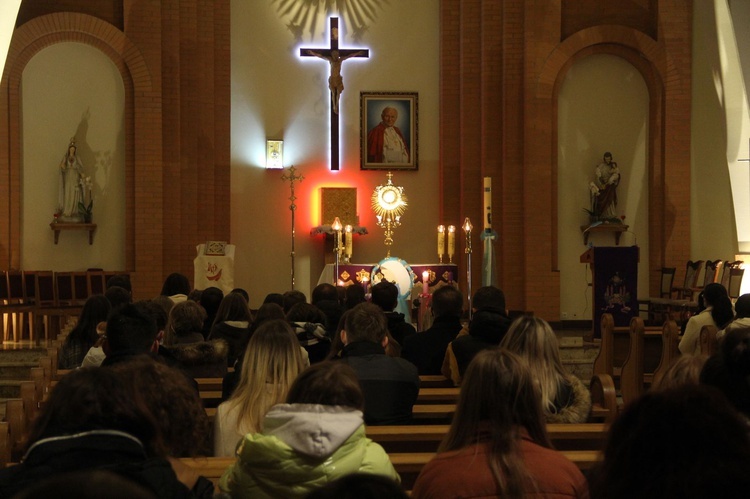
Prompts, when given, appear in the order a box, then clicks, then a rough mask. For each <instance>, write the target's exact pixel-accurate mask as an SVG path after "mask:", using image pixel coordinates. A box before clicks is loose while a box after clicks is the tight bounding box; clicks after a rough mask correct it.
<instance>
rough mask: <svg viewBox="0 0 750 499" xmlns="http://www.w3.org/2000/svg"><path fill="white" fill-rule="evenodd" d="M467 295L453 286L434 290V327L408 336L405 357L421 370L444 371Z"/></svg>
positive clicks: (423, 372)
mask: <svg viewBox="0 0 750 499" xmlns="http://www.w3.org/2000/svg"><path fill="white" fill-rule="evenodd" d="M463 304H464V297H463V295H462V294H461V291H459V290H458V289H456V288H454V287H453V286H445V287H443V288H440V289H438V290H437V291H435V292H434V293H433V294H432V315H433V317H434V321H433V323H432V327H431V328H429V329H427V330H425V331H423V332H421V333H417V334H412V335H410V336H407V337H406V338H405V339H404V345H403V348H402V350H401V357H403V358H404V359H406V360H408V361H409V362H411V363H413V364H414V365H415V366H417V369H418V370H419V374H440V370H441V368H442V366H443V358H444V357H445V351H446V349H447V348H448V345H449V344H450V342H451V341H453V340H454V339H455V338H456V335H457V334H458V332H459V331H461V314H462V313H463Z"/></svg>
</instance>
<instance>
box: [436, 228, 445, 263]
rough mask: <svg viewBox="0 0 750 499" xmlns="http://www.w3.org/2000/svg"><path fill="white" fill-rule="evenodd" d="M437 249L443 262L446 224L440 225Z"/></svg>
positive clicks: (439, 258)
mask: <svg viewBox="0 0 750 499" xmlns="http://www.w3.org/2000/svg"><path fill="white" fill-rule="evenodd" d="M437 251H438V260H439V261H440V263H443V255H444V254H445V225H438V240H437Z"/></svg>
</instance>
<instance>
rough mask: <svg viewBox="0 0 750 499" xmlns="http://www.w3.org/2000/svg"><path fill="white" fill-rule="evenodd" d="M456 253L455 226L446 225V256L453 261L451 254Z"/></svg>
mask: <svg viewBox="0 0 750 499" xmlns="http://www.w3.org/2000/svg"><path fill="white" fill-rule="evenodd" d="M455 254H456V226H455V225H449V226H448V258H449V259H450V261H451V262H453V255H455Z"/></svg>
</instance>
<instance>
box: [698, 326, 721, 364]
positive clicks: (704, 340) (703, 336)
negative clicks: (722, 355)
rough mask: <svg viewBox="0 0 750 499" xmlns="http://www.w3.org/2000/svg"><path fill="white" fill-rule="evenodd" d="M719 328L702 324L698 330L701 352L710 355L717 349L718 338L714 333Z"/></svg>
mask: <svg viewBox="0 0 750 499" xmlns="http://www.w3.org/2000/svg"><path fill="white" fill-rule="evenodd" d="M718 332H719V330H718V329H717V328H716V326H703V327H702V328H701V332H700V340H699V341H700V345H701V354H703V355H706V356H708V357H711V356H712V355H714V354H715V353H716V352H717V351H718V350H719V340H718V339H717V338H716V333H718Z"/></svg>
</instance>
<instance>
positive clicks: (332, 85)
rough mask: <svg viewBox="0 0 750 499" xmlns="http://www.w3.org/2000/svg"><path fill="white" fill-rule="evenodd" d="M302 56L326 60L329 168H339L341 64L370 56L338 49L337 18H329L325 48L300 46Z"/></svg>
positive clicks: (362, 51)
mask: <svg viewBox="0 0 750 499" xmlns="http://www.w3.org/2000/svg"><path fill="white" fill-rule="evenodd" d="M299 55H300V56H302V57H319V58H320V59H323V60H326V61H328V63H329V64H330V66H331V76H329V77H328V89H329V91H330V92H331V170H338V169H339V98H340V97H341V92H343V91H344V78H343V77H342V76H341V65H342V63H343V62H344V61H345V60H347V59H349V58H350V57H370V51H369V50H367V49H339V18H338V17H332V18H331V34H330V42H329V45H328V48H327V49H319V48H301V49H299Z"/></svg>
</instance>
